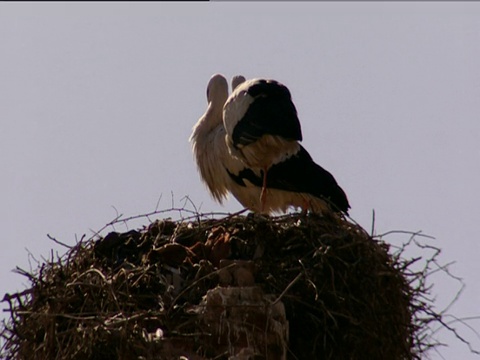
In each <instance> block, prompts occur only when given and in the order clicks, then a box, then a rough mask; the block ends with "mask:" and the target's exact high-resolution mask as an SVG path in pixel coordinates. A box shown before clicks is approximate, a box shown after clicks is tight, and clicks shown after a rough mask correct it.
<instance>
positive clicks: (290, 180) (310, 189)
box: [223, 76, 350, 213]
mask: <svg viewBox="0 0 480 360" xmlns="http://www.w3.org/2000/svg"><path fill="white" fill-rule="evenodd" d="M232 87H233V91H232V94H231V95H230V96H229V97H228V99H227V100H226V102H225V105H224V108H223V124H224V128H225V131H226V136H225V141H226V143H227V147H228V150H229V152H230V154H231V155H232V156H233V157H235V158H237V159H239V160H241V161H242V162H243V163H244V164H245V166H246V169H244V170H243V171H242V173H241V174H239V175H241V176H240V178H239V177H238V176H237V177H234V178H236V179H237V181H238V182H240V181H241V180H248V181H250V182H251V183H252V184H255V185H257V186H261V188H262V190H261V193H260V201H261V211H263V209H264V207H265V206H266V204H267V202H268V201H269V200H268V197H267V192H268V191H267V189H280V190H284V191H288V192H293V193H295V194H298V195H297V197H296V198H295V201H294V202H295V205H296V206H299V207H302V208H303V209H305V208H310V209H311V210H315V211H320V212H321V211H325V210H326V209H332V210H334V211H336V212H343V213H348V209H349V208H350V204H349V202H348V199H347V196H346V194H345V192H344V191H343V189H342V188H341V187H340V186H339V185H338V184H337V182H336V180H335V178H334V177H333V176H332V175H331V174H330V173H329V172H328V171H327V170H325V169H323V168H322V167H321V166H319V165H317V164H316V163H315V162H314V161H313V159H312V157H311V156H310V154H309V153H308V152H307V150H306V149H305V148H304V147H303V146H301V145H300V143H299V142H300V141H302V130H301V125H300V121H299V119H298V115H297V110H296V107H295V105H294V103H293V101H292V97H291V94H290V91H289V90H288V88H287V87H286V86H285V85H283V84H281V83H280V82H278V81H276V80H269V79H251V80H245V78H244V77H243V76H236V77H234V79H233V80H232ZM258 174H260V178H261V182H260V181H259V176H258ZM300 198H301V200H299V199H300ZM302 201H303V202H304V203H303V204H300V203H301V202H302Z"/></svg>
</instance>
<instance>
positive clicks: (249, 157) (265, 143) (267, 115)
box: [223, 79, 302, 169]
mask: <svg viewBox="0 0 480 360" xmlns="http://www.w3.org/2000/svg"><path fill="white" fill-rule="evenodd" d="M223 119H224V120H223V121H224V126H225V129H226V132H227V136H226V140H227V145H228V147H229V150H230V152H231V153H232V155H234V156H235V157H238V158H239V159H241V160H242V161H243V162H244V163H245V164H247V165H248V166H251V167H256V168H261V169H266V168H268V167H270V166H271V165H273V164H276V163H278V162H281V161H283V160H285V159H286V158H288V157H290V156H292V155H293V154H295V153H296V152H298V151H299V150H300V145H299V144H298V140H302V131H301V127H300V122H299V120H298V117H297V110H296V109H295V105H294V104H293V102H292V100H291V96H290V91H289V90H288V89H287V88H286V87H285V86H284V85H282V84H280V83H278V82H276V81H274V80H264V79H253V80H247V81H244V82H243V83H241V84H238V85H237V86H236V88H235V90H234V91H233V93H232V94H231V95H230V97H229V98H228V100H227V102H226V103H225V107H224V112H223Z"/></svg>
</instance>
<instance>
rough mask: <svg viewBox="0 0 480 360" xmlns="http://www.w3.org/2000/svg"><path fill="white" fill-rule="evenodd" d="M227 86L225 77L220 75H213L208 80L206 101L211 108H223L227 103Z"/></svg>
mask: <svg viewBox="0 0 480 360" xmlns="http://www.w3.org/2000/svg"><path fill="white" fill-rule="evenodd" d="M227 97H228V84H227V80H226V79H225V77H224V76H223V75H221V74H215V75H213V76H212V77H211V78H210V81H209V82H208V86H207V100H208V103H209V104H212V106H216V107H219V108H220V109H221V108H223V104H225V101H227Z"/></svg>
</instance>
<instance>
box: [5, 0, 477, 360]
mask: <svg viewBox="0 0 480 360" xmlns="http://www.w3.org/2000/svg"><path fill="white" fill-rule="evenodd" d="M479 64H480V3H475V2H464V3H456V2H423V3H415V2H368V3H363V2H355V3H348V2H340V3H334V2H304V3H296V2H278V3H275V2H265V3H255V2H246V3H240V2H237V3H231V2H229V3H218V2H217V3H199V4H194V3H191V4H176V3H171V4H165V3H133V2H131V3H115V4H110V3H92V2H86V3H68V4H67V3H63V4H56V3H40V4H35V3H20V4H15V3H0V168H1V169H2V170H1V173H0V191H1V201H0V226H1V230H2V235H1V240H0V241H1V243H2V245H3V251H2V255H1V261H0V277H1V278H0V297H3V294H4V293H5V292H13V291H17V290H22V289H24V287H25V284H26V280H25V279H24V278H22V277H20V276H19V275H16V274H14V273H12V272H11V270H12V269H14V268H15V267H16V266H20V267H22V268H25V269H28V268H29V258H28V252H27V250H26V249H28V251H29V252H31V253H32V254H33V255H34V256H35V257H36V258H38V259H41V257H42V256H43V257H49V255H50V252H51V249H53V250H54V251H59V252H60V254H62V253H63V252H64V251H65V249H63V248H61V247H59V246H57V245H56V244H54V243H53V242H52V241H50V240H49V239H48V238H47V234H50V235H52V236H54V237H56V238H57V239H59V240H61V241H62V242H64V243H67V244H74V243H75V241H76V240H75V239H76V238H77V239H79V238H81V236H82V235H83V234H87V236H88V237H90V236H91V235H92V231H91V230H90V229H92V230H97V229H99V228H101V227H102V226H103V225H104V224H105V223H107V222H109V221H110V220H112V219H113V218H114V217H115V215H116V212H115V210H114V208H113V207H115V208H116V209H118V211H119V212H120V213H123V214H125V215H126V216H129V215H137V214H142V213H146V212H149V211H152V210H154V209H155V207H156V205H157V201H158V199H159V198H160V197H161V200H160V203H159V207H160V208H165V209H166V208H169V207H170V206H171V204H172V195H171V194H173V197H174V199H173V201H174V204H175V205H176V206H181V205H182V203H181V201H180V199H181V198H182V197H184V196H186V195H188V196H189V197H190V199H191V200H192V201H193V202H194V203H195V205H196V206H197V207H200V210H201V211H203V212H211V211H231V212H233V211H237V210H240V209H241V206H240V205H239V204H238V203H237V202H236V201H235V199H231V200H230V201H228V202H227V203H226V204H225V205H224V206H221V205H219V204H216V203H215V202H214V201H213V200H212V199H211V198H210V196H209V193H208V191H207V189H206V188H205V186H204V185H203V184H202V182H201V181H200V177H199V175H198V173H197V169H196V165H195V163H194V160H193V158H192V154H191V147H190V144H189V143H188V137H189V135H190V132H191V128H192V126H193V125H194V123H195V122H196V121H197V120H198V118H199V117H200V116H201V115H202V114H203V112H204V111H205V108H206V85H207V82H208V80H209V78H210V76H211V75H212V74H215V73H222V74H224V75H225V76H226V77H227V78H228V79H230V78H231V77H232V76H233V75H236V74H243V75H244V76H246V77H247V78H253V77H264V78H273V79H276V80H279V81H281V82H282V83H284V84H286V85H287V86H288V87H289V89H290V91H291V93H292V97H293V100H294V102H295V104H296V107H297V110H298V113H299V117H300V121H301V124H302V130H303V138H304V141H303V145H304V147H305V148H306V149H307V150H308V151H309V152H310V154H311V155H312V157H313V158H314V160H315V161H316V162H317V163H318V164H320V165H322V166H323V167H325V168H326V169H327V170H329V171H330V172H331V173H332V174H333V175H334V176H335V178H336V179H337V181H338V182H339V183H340V185H341V186H342V188H343V189H344V190H345V191H346V193H347V195H348V197H349V200H350V204H351V206H352V209H351V212H350V214H351V216H352V218H354V219H355V220H356V221H357V222H359V223H360V224H361V225H363V226H364V227H365V228H366V229H370V227H371V222H372V210H375V213H376V232H377V233H383V232H386V231H389V230H407V231H418V230H422V231H423V233H425V234H429V235H432V236H434V237H435V238H436V240H434V241H431V243H430V244H431V245H434V246H437V247H439V248H441V249H442V255H441V257H440V260H441V262H442V263H444V264H446V263H450V262H455V263H454V264H453V265H451V267H450V271H451V272H452V273H454V274H455V275H456V276H459V277H461V278H463V279H464V282H465V283H466V285H467V286H466V289H465V291H464V292H463V294H462V296H461V298H460V300H458V302H457V303H456V304H455V305H454V306H453V307H452V308H451V309H450V313H452V314H453V315H455V316H457V317H472V316H478V315H480V306H479V305H478V304H479V303H480V286H479V280H478V277H479V276H478V274H479V273H480V262H479V261H478V256H479V254H480V245H479V244H480V241H479V234H478V225H477V223H478V210H477V203H478V202H479V200H480V191H479V188H478V187H479V184H480V147H479V139H480V121H479V104H480V66H479ZM145 223H147V220H146V219H144V220H142V221H140V222H138V223H137V224H136V225H135V224H133V226H140V225H141V224H145ZM131 226H132V224H131ZM125 229H126V228H125V227H122V226H118V227H117V230H118V231H123V230H125ZM110 230H112V229H110ZM386 240H387V241H389V242H391V243H392V244H394V245H398V244H400V243H401V242H402V241H406V240H407V238H406V237H405V236H391V237H387V238H386ZM414 255H415V254H414ZM435 279H436V282H435V284H434V288H433V295H434V296H436V298H437V303H438V306H439V308H442V307H443V306H445V305H446V304H448V303H449V302H450V300H452V298H453V296H454V295H455V292H456V291H457V290H458V284H457V283H456V282H455V281H451V280H449V279H448V278H446V277H445V276H438V277H436V278H435ZM5 306H6V304H2V308H4V307H5ZM468 325H469V326H471V327H473V328H475V329H477V330H480V321H479V320H472V321H470V322H468ZM457 328H458V329H459V331H460V333H461V334H462V335H463V336H464V337H465V338H466V339H468V340H470V341H471V342H472V343H473V344H474V345H475V347H476V349H477V350H479V349H480V339H479V337H478V335H476V334H475V333H474V332H473V331H472V330H470V329H469V328H468V327H467V326H462V325H461V324H457ZM439 337H440V339H441V340H442V341H444V342H445V343H447V344H449V347H447V348H439V349H438V352H431V353H430V358H431V359H443V358H445V359H467V360H469V359H478V358H479V357H478V356H474V355H472V354H470V353H469V352H468V348H467V347H466V346H464V345H463V344H462V343H460V342H459V341H458V340H455V339H454V338H452V336H450V335H448V334H446V333H444V332H441V333H440V334H439Z"/></svg>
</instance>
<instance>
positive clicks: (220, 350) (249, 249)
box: [1, 214, 425, 360]
mask: <svg viewBox="0 0 480 360" xmlns="http://www.w3.org/2000/svg"><path fill="white" fill-rule="evenodd" d="M408 274H410V273H409V271H408V262H407V261H404V260H402V259H401V258H400V257H398V256H393V255H392V254H390V253H389V246H388V245H387V244H386V243H384V242H382V241H378V240H375V239H373V238H372V237H371V236H369V235H368V234H367V233H366V232H365V231H364V230H363V229H362V228H361V227H359V226H358V225H355V224H352V223H351V222H349V221H347V220H345V219H342V218H339V217H336V216H333V215H332V216H327V217H320V216H318V215H314V214H293V215H287V216H281V217H271V218H270V217H263V216H256V215H255V216H253V215H249V216H246V217H245V216H228V217H225V218H220V219H205V220H202V219H200V218H199V219H197V220H194V219H191V220H190V221H172V220H169V219H165V220H157V221H155V222H153V223H151V224H150V225H149V226H147V227H145V228H143V229H140V230H138V231H137V230H132V231H129V232H126V233H116V232H112V233H109V234H108V235H106V236H105V237H103V238H98V239H92V240H89V241H86V242H81V243H79V244H77V245H76V246H74V247H72V248H71V249H70V250H69V251H68V252H67V254H65V255H64V256H63V257H61V258H59V259H57V260H55V261H54V260H52V261H50V262H48V263H46V264H43V265H42V266H41V267H40V268H39V270H38V272H37V273H36V274H35V275H28V276H29V278H30V281H31V283H32V286H31V288H30V289H28V290H26V291H24V292H22V293H19V294H15V295H7V296H6V297H5V299H4V301H7V302H8V303H9V305H10V312H11V319H10V323H9V324H8V326H7V327H5V328H4V329H3V330H2V333H1V336H2V337H3V339H4V342H5V345H4V348H3V355H4V356H7V357H10V358H16V359H152V360H153V359H166V360H170V359H177V360H178V359H189V360H198V359H231V360H234V359H235V360H248V359H275V360H276V359H278V360H281V359H369V360H375V359H382V360H383V359H391V360H395V359H399V360H400V359H402V360H403V359H419V358H420V356H421V353H422V351H423V349H425V344H423V343H422V339H421V337H420V336H419V333H420V332H421V331H423V330H424V329H422V328H421V327H420V326H419V325H418V324H419V322H418V321H416V313H417V312H418V311H419V309H418V304H419V302H418V298H419V297H420V296H421V295H422V293H421V291H420V290H419V289H415V288H412V285H411V284H412V281H411V279H410V278H409V275H408Z"/></svg>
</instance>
